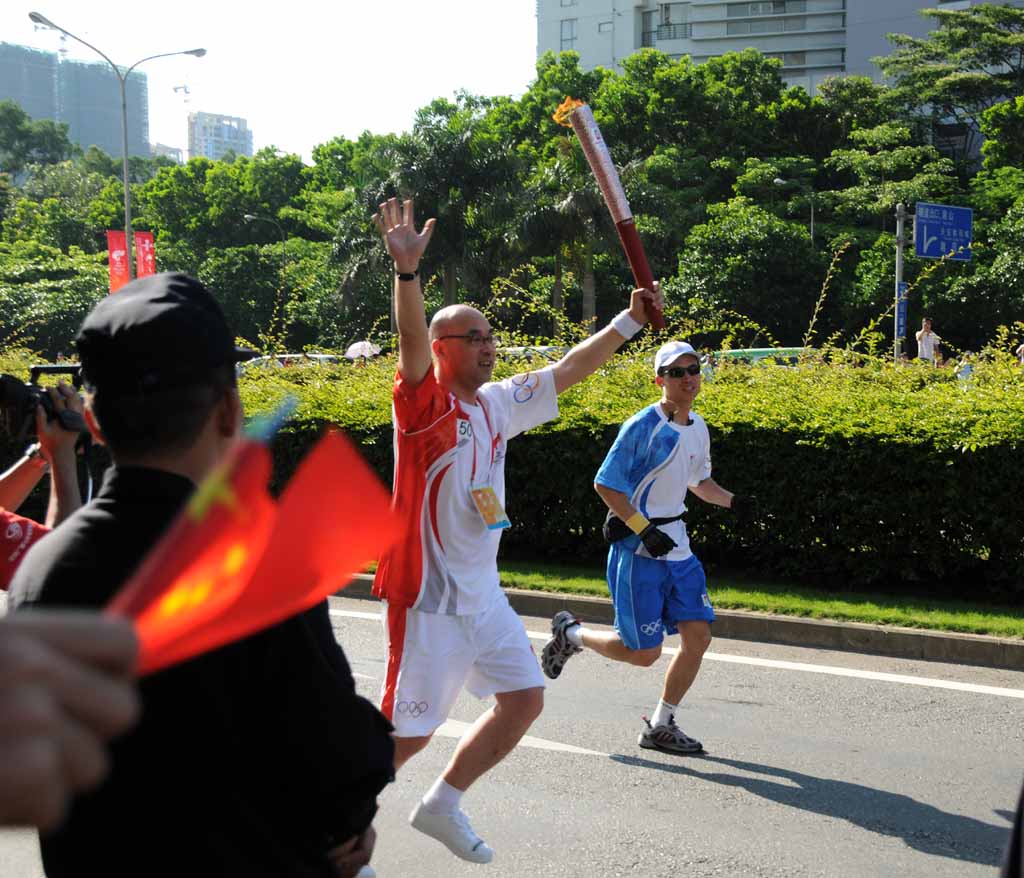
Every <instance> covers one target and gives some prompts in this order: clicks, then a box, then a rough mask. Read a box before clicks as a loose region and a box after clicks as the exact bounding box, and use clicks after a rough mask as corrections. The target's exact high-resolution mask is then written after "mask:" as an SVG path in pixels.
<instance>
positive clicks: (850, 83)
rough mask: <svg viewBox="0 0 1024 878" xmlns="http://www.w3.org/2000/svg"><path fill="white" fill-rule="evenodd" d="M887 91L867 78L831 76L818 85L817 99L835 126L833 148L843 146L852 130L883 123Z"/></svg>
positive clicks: (886, 117)
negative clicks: (834, 145) (834, 143)
mask: <svg viewBox="0 0 1024 878" xmlns="http://www.w3.org/2000/svg"><path fill="white" fill-rule="evenodd" d="M887 92H888V89H887V88H886V87H885V86H884V85H879V84H878V83H877V82H875V81H874V80H873V79H871V77H870V76H832V77H829V78H828V79H826V80H825V81H824V82H822V83H820V84H819V85H818V98H819V99H820V100H821V102H822V104H823V105H824V107H825V112H826V113H828V116H829V118H830V119H831V120H832V121H833V122H834V123H835V124H836V125H837V126H838V130H837V138H836V139H837V143H836V146H843V145H845V144H846V143H847V140H848V138H849V136H850V134H851V132H853V131H858V130H861V129H864V128H876V127H877V126H879V125H881V124H882V123H883V122H885V121H887V119H888V118H889V114H888V112H887V109H886V104H885V99H886V95H887Z"/></svg>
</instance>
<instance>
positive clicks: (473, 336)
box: [437, 332, 499, 348]
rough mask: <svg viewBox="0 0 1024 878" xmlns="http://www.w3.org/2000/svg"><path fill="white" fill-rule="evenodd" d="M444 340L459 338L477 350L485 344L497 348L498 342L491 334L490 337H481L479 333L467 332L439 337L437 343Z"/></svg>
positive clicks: (496, 337)
mask: <svg viewBox="0 0 1024 878" xmlns="http://www.w3.org/2000/svg"><path fill="white" fill-rule="evenodd" d="M446 338H461V339H463V340H464V341H466V342H468V343H469V345H470V347H474V348H479V347H483V346H484V345H485V344H489V345H494V346H495V347H497V346H498V343H499V340H498V336H496V335H495V334H494V333H493V332H492V333H491V334H490V335H481V334H480V333H479V332H467V333H465V334H464V335H439V336H438V337H437V340H438V341H443V340H444V339H446Z"/></svg>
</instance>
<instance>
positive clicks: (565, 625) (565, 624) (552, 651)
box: [540, 610, 583, 680]
mask: <svg viewBox="0 0 1024 878" xmlns="http://www.w3.org/2000/svg"><path fill="white" fill-rule="evenodd" d="M578 624H579V619H577V618H576V617H575V616H574V615H573V614H572V613H570V612H569V611H568V610H562V611H561V612H558V613H555V617H554V618H553V619H552V620H551V639H550V640H549V641H548V642H547V643H545V644H544V649H543V651H542V652H541V654H540V666H541V668H542V669H543V671H544V673H545V674H547V676H549V677H550V678H551V679H552V680H557V679H558V675H559V674H561V673H562V668H564V667H565V663H566V662H567V661H569V659H570V658H572V657H573V656H574V655H576V653H578V652H583V647H580V646H576V644H574V643H573V642H572V641H571V640H569V638H568V637H566V636H565V632H566V631H567V630H568V629H569V628H571V627H572V626H573V625H578Z"/></svg>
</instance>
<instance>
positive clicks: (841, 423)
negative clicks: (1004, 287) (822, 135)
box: [243, 352, 1024, 594]
mask: <svg viewBox="0 0 1024 878" xmlns="http://www.w3.org/2000/svg"><path fill="white" fill-rule="evenodd" d="M644 353H645V352H638V353H634V354H633V355H628V354H627V355H623V356H620V357H618V358H616V360H615V361H613V363H612V364H610V365H609V366H608V367H606V368H605V369H602V370H601V371H600V372H599V373H598V374H597V375H595V376H593V377H592V378H591V379H589V380H588V381H586V382H584V383H583V384H582V385H580V386H579V387H575V388H572V389H571V390H570V391H568V392H567V393H566V394H564V395H563V396H562V398H561V411H562V417H561V418H560V419H559V420H558V421H556V422H554V423H552V424H549V425H545V426H544V427H542V428H540V429H538V430H535V431H533V432H531V433H529V434H527V435H526V436H523V437H521V438H519V439H517V440H516V442H515V443H513V445H512V449H511V451H510V453H509V456H508V459H507V463H506V472H507V479H508V483H509V485H510V488H509V498H508V512H509V516H510V517H511V518H512V520H513V522H514V527H513V528H512V529H511V530H510V531H508V532H506V535H505V537H504V540H503V552H504V553H506V554H507V555H509V556H520V557H532V558H542V557H543V558H550V559H554V560H561V561H564V560H566V559H573V560H574V561H579V560H586V561H594V562H599V561H600V560H601V559H602V558H603V557H604V554H605V548H606V547H605V545H604V543H603V542H602V539H601V535H600V524H601V521H602V520H603V517H604V507H603V504H602V503H601V501H600V500H599V499H598V497H597V495H596V494H595V493H594V491H593V488H592V480H593V476H594V474H595V473H596V471H597V469H598V467H599V466H600V463H601V461H602V459H603V458H604V455H605V453H606V451H607V449H608V448H609V446H610V445H611V442H612V440H613V439H614V436H615V433H616V431H617V429H618V425H619V424H620V423H621V421H623V420H625V418H627V417H628V416H629V415H630V414H632V413H633V412H635V411H637V410H638V409H639V408H641V407H642V406H644V405H646V404H648V403H650V402H652V401H654V400H655V399H656V398H657V397H658V392H657V388H656V387H655V386H654V384H653V382H652V380H651V375H650V366H649V359H647V358H646V357H645V356H643V354H644ZM503 368H504V372H505V373H508V372H511V371H515V369H514V368H513V367H512V366H510V365H506V366H504V367H503ZM519 368H522V364H519ZM393 369H394V360H393V359H388V358H382V359H378V360H377V361H375V362H373V363H371V364H369V366H367V367H366V368H364V369H354V368H351V367H348V366H343V367H336V368H304V369H296V370H285V371H284V372H272V373H269V374H266V373H264V374H261V375H257V376H253V377H246V379H245V380H244V381H243V395H244V398H245V401H246V406H247V409H248V411H249V412H250V413H252V412H255V411H258V410H265V409H267V408H268V407H270V406H272V405H274V404H275V403H276V402H277V401H278V400H279V399H281V398H282V397H283V396H284V395H285V394H286V393H288V392H292V393H296V394H297V395H298V396H299V398H300V400H301V401H300V405H299V409H298V412H297V415H296V419H295V420H294V421H293V422H292V424H291V426H290V427H289V428H288V429H287V430H286V431H285V434H284V435H283V436H282V437H281V439H280V440H279V442H278V445H277V450H276V454H277V460H278V468H277V473H278V479H282V478H284V477H286V476H287V474H288V473H289V472H290V471H291V470H292V468H293V467H294V465H295V462H296V461H297V460H298V458H299V457H300V456H301V454H302V452H303V451H304V449H305V448H306V447H307V446H308V444H309V442H310V441H311V440H312V439H313V438H314V437H315V436H316V435H317V434H318V432H319V431H320V430H321V429H322V426H323V424H324V423H326V422H335V423H338V424H339V425H340V426H342V427H343V428H345V429H346V430H347V431H348V432H349V434H350V435H351V436H352V437H353V438H355V439H356V440H357V441H358V442H360V443H362V445H363V448H364V452H365V454H366V456H367V459H368V460H369V461H370V462H371V463H372V465H373V466H374V467H375V468H376V469H377V471H378V472H379V473H380V474H381V477H382V478H383V479H384V480H385V481H387V482H390V477H391V466H392V458H391V452H392V439H391V425H390V386H391V378H392V375H393ZM1022 391H1024V370H1021V369H1019V368H1018V367H1016V366H1015V365H1014V364H1013V363H1012V361H1010V360H1009V358H1003V359H999V360H998V361H995V362H986V363H983V364H981V365H980V366H979V367H978V368H977V369H976V372H975V375H974V377H973V378H972V380H971V381H970V382H969V383H965V382H960V381H958V380H957V379H956V377H955V376H954V375H953V374H952V372H951V371H944V370H936V369H932V368H930V367H926V366H923V365H917V364H911V365H905V366H899V367H896V366H892V365H890V364H887V363H884V362H879V361H873V360H868V361H867V365H864V366H861V367H857V368H855V367H853V366H850V365H845V364H842V363H835V362H834V363H823V362H817V363H807V364H804V365H801V366H799V367H798V368H794V369H786V368H779V367H774V366H766V367H756V368H750V367H745V366H731V365H730V366H725V367H723V368H721V369H720V370H719V371H718V373H717V375H716V376H715V379H714V380H713V381H710V382H707V383H706V384H705V387H704V389H703V390H702V392H701V396H700V397H699V399H698V405H697V410H698V411H699V412H701V414H703V415H704V417H705V418H706V419H707V421H708V424H709V427H710V429H711V435H712V457H713V461H714V472H715V478H716V479H717V480H718V481H719V482H720V483H721V484H722V485H723V486H725V487H726V488H728V489H730V490H736V491H741V492H744V493H752V494H755V495H757V497H758V498H759V500H760V506H761V510H762V513H763V515H762V521H761V522H760V523H759V524H757V525H756V526H749V527H747V528H738V527H736V524H735V522H734V520H733V519H732V517H731V515H730V514H729V513H728V512H726V511H724V510H721V509H717V508H712V507H709V506H707V505H706V504H703V503H701V502H700V501H697V500H694V501H693V502H692V503H691V504H690V506H691V510H690V512H689V513H688V514H687V520H688V523H689V527H690V530H691V534H692V536H693V539H694V544H695V547H696V550H697V552H698V554H699V555H700V556H701V557H702V558H703V559H704V560H705V561H708V562H712V563H720V564H727V565H728V566H731V567H742V566H750V567H756V569H757V570H758V571H759V572H760V573H762V574H776V575H779V576H785V577H795V578H800V579H810V580H814V581H815V582H816V583H817V584H818V585H827V584H828V583H829V582H834V583H835V584H836V590H837V591H842V590H843V589H845V588H847V587H850V588H852V587H865V586H873V587H878V586H883V587H892V588H913V589H914V590H915V591H924V592H925V593H950V592H953V593H959V594H964V593H966V592H970V593H972V594H978V593H999V594H1005V593H1007V592H1011V591H1020V590H1021V588H1022V582H1024V518H1022V516H1021V515H1020V512H1019V490H1020V489H1019V486H1020V485H1022V484H1024V459H1022V457H1021V455H1020V450H1021V448H1020V446H1021V443H1022V438H1024V392H1022Z"/></svg>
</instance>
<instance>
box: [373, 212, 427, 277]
mask: <svg viewBox="0 0 1024 878" xmlns="http://www.w3.org/2000/svg"><path fill="white" fill-rule="evenodd" d="M373 222H374V225H376V226H377V230H378V231H379V232H380V235H381V237H382V238H383V239H384V246H385V247H387V248H388V254H389V255H390V256H391V258H392V259H393V260H394V261H395V269H396V270H397V271H400V272H402V273H406V272H409V273H412V272H414V271H416V269H417V268H418V267H419V264H420V257H422V256H423V251H424V250H426V249H427V244H428V243H430V236H431V235H432V234H433V233H434V223H435V220H433V219H428V220H427V221H426V222H425V223H424V224H423V229H422V231H420V232H417V231H416V223H415V219H414V216H413V204H412V199H411V198H408V199H406V200H405V201H404V202H402V203H401V204H399V202H398V199H397V198H389V199H388V200H387V201H385V202H384V203H383V204H381V205H380V211H379V212H378V213H376V214H374V216H373Z"/></svg>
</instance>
